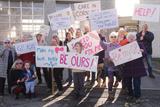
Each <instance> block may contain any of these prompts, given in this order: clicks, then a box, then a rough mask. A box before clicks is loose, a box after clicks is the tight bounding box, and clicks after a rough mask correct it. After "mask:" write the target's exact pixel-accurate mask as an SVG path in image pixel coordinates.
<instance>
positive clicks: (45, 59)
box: [36, 46, 66, 68]
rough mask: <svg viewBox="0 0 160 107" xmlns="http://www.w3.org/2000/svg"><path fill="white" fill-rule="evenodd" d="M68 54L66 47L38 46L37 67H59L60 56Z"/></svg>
mask: <svg viewBox="0 0 160 107" xmlns="http://www.w3.org/2000/svg"><path fill="white" fill-rule="evenodd" d="M61 52H63V53H64V52H66V47H62V46H57V47H54V46H37V47H36V66H37V67H49V68H53V67H57V65H58V54H59V53H61Z"/></svg>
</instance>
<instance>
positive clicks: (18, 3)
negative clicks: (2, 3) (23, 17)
mask: <svg viewBox="0 0 160 107" xmlns="http://www.w3.org/2000/svg"><path fill="white" fill-rule="evenodd" d="M10 7H20V2H10Z"/></svg>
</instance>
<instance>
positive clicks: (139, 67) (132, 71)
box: [122, 32, 147, 101]
mask: <svg viewBox="0 0 160 107" xmlns="http://www.w3.org/2000/svg"><path fill="white" fill-rule="evenodd" d="M127 39H128V41H129V43H131V42H133V41H135V40H136V33H134V32H130V33H128V35H127ZM139 46H140V49H141V52H142V54H143V56H145V55H146V54H145V53H146V50H145V47H144V45H143V43H139ZM124 65H125V66H124V72H123V73H122V76H123V77H124V78H126V85H127V90H128V95H129V99H132V100H135V101H138V99H139V98H140V96H141V77H143V76H146V75H147V74H146V70H145V67H144V63H143V57H141V58H138V59H135V60H133V61H130V62H127V63H125V64H124ZM132 86H133V88H132Z"/></svg>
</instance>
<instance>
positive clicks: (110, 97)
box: [108, 91, 114, 101]
mask: <svg viewBox="0 0 160 107" xmlns="http://www.w3.org/2000/svg"><path fill="white" fill-rule="evenodd" d="M108 94H109V96H108V100H109V101H113V100H114V93H113V91H109V92H108Z"/></svg>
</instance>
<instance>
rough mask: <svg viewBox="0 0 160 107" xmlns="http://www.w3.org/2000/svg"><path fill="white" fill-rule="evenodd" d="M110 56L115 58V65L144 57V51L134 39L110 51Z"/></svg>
mask: <svg viewBox="0 0 160 107" xmlns="http://www.w3.org/2000/svg"><path fill="white" fill-rule="evenodd" d="M109 56H110V57H111V59H113V62H114V65H115V66H117V65H121V64H124V63H126V62H129V61H132V60H135V59H138V58H140V57H142V52H141V51H140V47H139V45H138V43H137V42H136V41H134V42H132V43H129V44H127V45H125V46H122V47H120V48H117V49H114V50H113V51H110V52H109Z"/></svg>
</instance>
